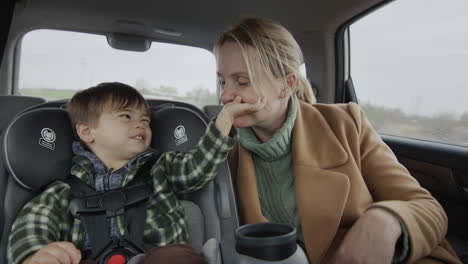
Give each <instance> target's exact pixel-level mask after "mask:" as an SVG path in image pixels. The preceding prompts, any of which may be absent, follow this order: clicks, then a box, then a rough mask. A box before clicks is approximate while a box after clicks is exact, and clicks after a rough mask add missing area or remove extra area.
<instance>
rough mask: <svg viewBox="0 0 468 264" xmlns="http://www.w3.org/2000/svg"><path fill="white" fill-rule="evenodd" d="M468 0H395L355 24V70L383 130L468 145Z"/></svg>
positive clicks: (364, 103)
mask: <svg viewBox="0 0 468 264" xmlns="http://www.w3.org/2000/svg"><path fill="white" fill-rule="evenodd" d="M467 11H468V1H465V0H447V1H440V0H408V1H393V2H391V3H389V4H387V5H385V6H383V7H381V8H380V9H378V10H376V11H375V12H372V13H370V14H369V15H367V16H365V17H363V18H361V19H359V20H358V21H357V22H355V23H354V24H353V25H351V27H350V39H351V40H350V54H351V56H350V62H351V64H350V70H351V71H350V73H351V78H352V80H353V83H354V87H355V90H356V95H357V98H358V100H359V104H360V105H361V107H362V108H363V109H364V111H365V112H366V114H367V116H368V118H369V120H370V122H371V123H372V125H373V126H374V127H375V128H376V129H377V131H378V132H379V133H382V134H389V135H396V136H403V137H409V138H416V139H421V140H429V141H436V142H442V143H448V144H454V145H460V146H465V147H468V83H467V81H466V77H465V76H466V70H467V67H466V63H467V61H468V16H466V13H467Z"/></svg>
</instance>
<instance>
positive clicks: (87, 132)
mask: <svg viewBox="0 0 468 264" xmlns="http://www.w3.org/2000/svg"><path fill="white" fill-rule="evenodd" d="M75 129H76V134H77V135H78V137H79V138H80V139H81V141H83V142H84V143H88V144H89V143H93V142H94V136H93V133H92V131H91V127H90V126H89V124H85V123H78V124H76V127H75Z"/></svg>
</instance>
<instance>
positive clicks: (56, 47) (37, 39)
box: [18, 30, 218, 107]
mask: <svg viewBox="0 0 468 264" xmlns="http://www.w3.org/2000/svg"><path fill="white" fill-rule="evenodd" d="M20 58H21V59H20V67H19V80H18V89H19V93H20V94H23V95H31V96H40V97H43V98H45V99H48V100H56V99H64V98H70V97H71V96H72V95H73V94H74V93H75V92H76V91H78V90H81V89H84V88H88V87H91V86H94V85H96V84H98V83H101V82H114V81H117V82H123V83H126V84H129V85H131V86H133V87H135V88H137V89H138V90H139V91H140V92H142V93H143V94H144V95H145V97H147V98H158V99H170V100H177V101H185V102H188V103H193V104H196V105H198V106H200V107H201V106H203V105H206V104H216V103H217V102H218V100H217V96H216V66H215V58H214V56H213V54H212V53H211V52H209V51H207V50H204V49H200V48H195V47H188V46H182V45H174V44H165V43H157V42H153V43H152V45H151V48H150V49H149V50H148V51H146V52H132V51H124V50H117V49H114V48H112V47H110V46H109V45H108V44H107V39H106V37H105V36H102V35H94V34H85V33H76V32H68V31H57V30H35V31H32V32H29V33H28V34H26V35H25V36H24V38H23V41H22V45H21V57H20Z"/></svg>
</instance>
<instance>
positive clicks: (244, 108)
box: [222, 95, 266, 120]
mask: <svg viewBox="0 0 468 264" xmlns="http://www.w3.org/2000/svg"><path fill="white" fill-rule="evenodd" d="M241 102H242V97H241V96H239V95H238V96H236V98H234V100H233V101H232V102H230V103H227V104H225V105H224V107H223V110H222V111H226V112H227V113H228V114H229V116H230V117H232V119H233V120H234V119H235V118H236V117H239V116H242V115H246V114H250V113H255V112H257V111H259V110H262V109H263V107H265V105H266V100H265V99H264V98H263V97H259V98H258V99H257V102H255V104H249V103H241Z"/></svg>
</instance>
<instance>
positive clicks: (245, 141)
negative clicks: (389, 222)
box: [239, 96, 409, 263]
mask: <svg viewBox="0 0 468 264" xmlns="http://www.w3.org/2000/svg"><path fill="white" fill-rule="evenodd" d="M298 105H299V103H298V99H297V97H295V96H293V97H292V98H291V100H290V102H289V106H288V116H287V118H286V121H285V122H284V124H283V126H282V127H281V128H280V129H279V130H278V131H277V132H276V133H275V134H274V135H273V137H272V138H271V139H269V140H268V141H267V142H264V143H262V142H260V140H259V139H258V138H257V137H256V135H255V133H254V132H253V131H252V129H251V128H241V129H239V135H240V143H241V144H242V145H243V146H244V147H245V148H246V149H248V150H249V151H250V152H251V153H252V159H253V163H254V164H255V178H256V180H257V189H258V195H259V200H260V206H261V210H262V214H263V216H265V218H266V219H268V221H270V222H273V223H283V224H289V225H291V226H294V227H295V228H296V230H297V240H298V242H299V243H300V244H302V245H303V243H304V237H303V234H302V229H301V225H300V222H299V215H298V212H297V205H296V191H295V187H294V174H293V169H292V155H291V142H292V130H293V127H294V122H295V119H296V115H297V108H298ZM400 224H401V228H402V230H403V234H402V236H401V237H400V239H399V240H398V243H397V245H396V247H395V254H394V256H393V261H392V263H400V262H402V261H404V260H405V259H406V257H407V256H408V255H409V238H408V231H407V230H406V226H405V225H404V224H403V223H402V222H400Z"/></svg>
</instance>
